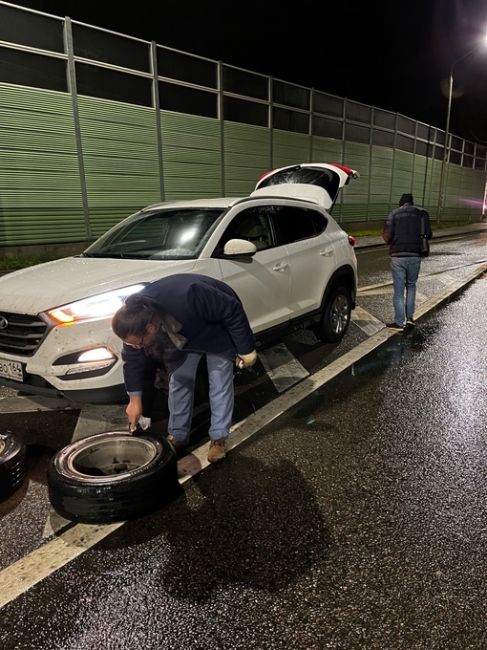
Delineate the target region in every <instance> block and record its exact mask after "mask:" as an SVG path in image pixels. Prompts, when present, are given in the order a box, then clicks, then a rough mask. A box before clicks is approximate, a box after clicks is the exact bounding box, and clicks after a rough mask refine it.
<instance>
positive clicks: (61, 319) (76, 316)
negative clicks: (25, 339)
mask: <svg viewBox="0 0 487 650" xmlns="http://www.w3.org/2000/svg"><path fill="white" fill-rule="evenodd" d="M144 286H145V285H143V284H134V285H132V286H131V287H124V288H123V289H116V290H115V291H108V292H107V293H101V294H99V295H98V296H91V298H85V299H84V300H78V301H76V302H72V303H70V304H69V305H63V306H62V307H57V308H56V309H52V310H51V311H48V312H47V315H48V316H49V317H50V318H52V319H53V320H55V321H56V323H60V324H61V325H71V324H73V323H76V322H78V321H82V320H90V319H92V318H103V317H106V316H113V314H114V313H115V312H116V311H117V310H118V309H120V307H121V306H122V305H123V303H124V301H125V300H126V298H128V297H129V296H131V295H132V294H133V293H137V292H138V291H141V290H142V289H143V288H144Z"/></svg>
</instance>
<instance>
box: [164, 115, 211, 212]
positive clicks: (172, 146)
mask: <svg viewBox="0 0 487 650" xmlns="http://www.w3.org/2000/svg"><path fill="white" fill-rule="evenodd" d="M160 116H161V130H162V153H163V169H164V192H165V198H166V200H174V199H183V198H198V197H208V198H209V197H218V196H222V194H223V190H222V182H221V179H222V148H221V126H220V122H219V121H218V120H216V119H213V118H209V117H196V116H193V115H183V114H180V113H173V112H170V111H161V112H160Z"/></svg>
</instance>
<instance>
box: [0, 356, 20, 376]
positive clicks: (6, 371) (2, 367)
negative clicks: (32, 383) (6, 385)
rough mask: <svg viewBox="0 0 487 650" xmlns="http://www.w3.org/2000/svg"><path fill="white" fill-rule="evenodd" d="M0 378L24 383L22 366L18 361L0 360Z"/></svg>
mask: <svg viewBox="0 0 487 650" xmlns="http://www.w3.org/2000/svg"><path fill="white" fill-rule="evenodd" d="M0 377H5V379H13V380H14V381H24V373H23V371H22V364H21V363H20V362H19V361H10V360H9V359H1V358H0Z"/></svg>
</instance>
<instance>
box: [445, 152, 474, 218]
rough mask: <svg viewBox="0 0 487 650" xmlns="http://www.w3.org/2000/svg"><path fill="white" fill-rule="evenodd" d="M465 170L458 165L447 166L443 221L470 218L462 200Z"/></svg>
mask: <svg viewBox="0 0 487 650" xmlns="http://www.w3.org/2000/svg"><path fill="white" fill-rule="evenodd" d="M462 176H463V170H462V168H461V167H459V166H458V165H454V164H451V163H450V164H449V165H448V166H447V181H446V192H445V204H444V207H443V212H442V215H441V216H442V221H459V220H460V221H461V220H463V219H465V218H466V217H468V213H467V214H465V209H464V206H463V203H462V201H461V199H460V197H461V192H462Z"/></svg>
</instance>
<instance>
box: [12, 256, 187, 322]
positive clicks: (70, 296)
mask: <svg viewBox="0 0 487 650" xmlns="http://www.w3.org/2000/svg"><path fill="white" fill-rule="evenodd" d="M195 264H196V260H127V259H125V260H120V259H101V258H86V257H67V258H65V259H61V260H56V261H54V262H46V263H45V264H39V265H37V266H31V267H28V268H26V269H22V270H21V271H14V272H13V273H8V274H7V275H4V276H3V277H2V278H0V311H6V312H14V313H25V314H38V313H39V312H42V311H45V310H47V309H52V308H53V307H58V306H60V305H64V304H67V303H70V302H74V301H75V300H80V299H81V298H87V297H90V296H95V295H97V294H100V293H104V292H105V291H111V290H113V289H119V288H122V287H128V286H130V285H133V284H137V283H139V282H152V281H154V280H157V279H159V278H162V277H164V276H166V275H171V274H173V273H187V272H189V271H191V270H192V269H193V268H194V266H195Z"/></svg>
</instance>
